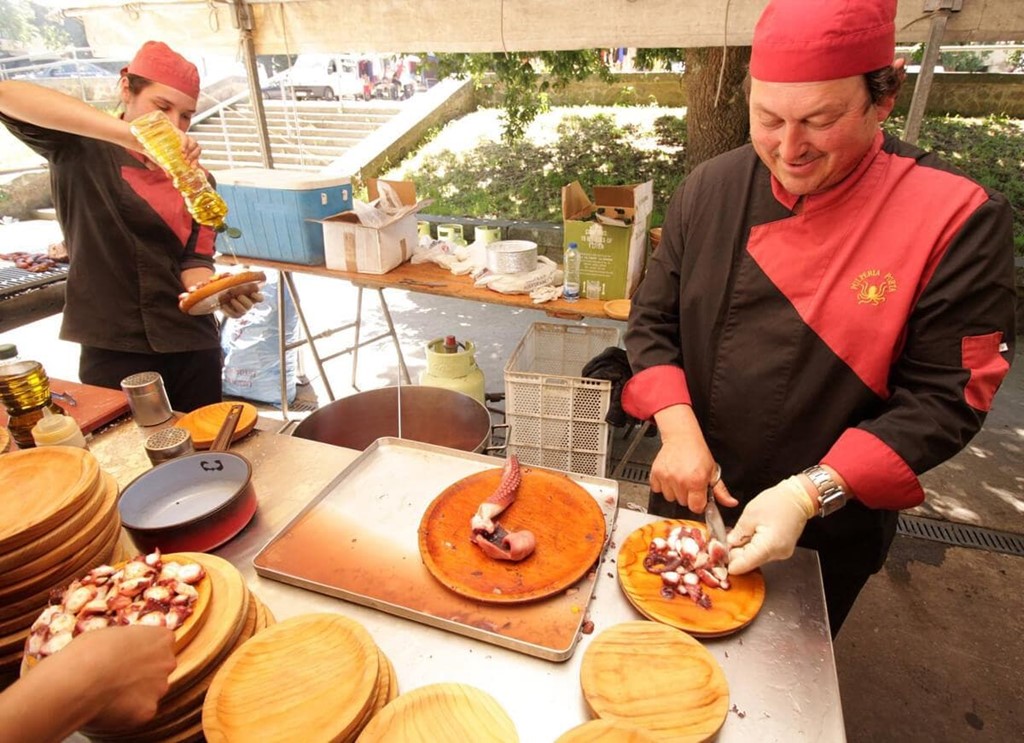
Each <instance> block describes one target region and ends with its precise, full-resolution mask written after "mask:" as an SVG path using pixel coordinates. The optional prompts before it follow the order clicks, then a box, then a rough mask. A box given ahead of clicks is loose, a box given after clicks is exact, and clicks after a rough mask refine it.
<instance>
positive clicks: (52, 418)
mask: <svg viewBox="0 0 1024 743" xmlns="http://www.w3.org/2000/svg"><path fill="white" fill-rule="evenodd" d="M32 440H33V441H35V443H36V446H77V447H78V448H79V449H88V448H89V447H88V445H86V443H85V436H84V435H83V434H82V429H81V428H79V426H78V421H76V420H75V419H74V418H72V417H71V416H70V415H54V414H53V413H52V412H50V409H49V408H45V407H44V408H43V417H42V418H40V419H39V420H38V421H36V424H35V425H34V426H33V427H32Z"/></svg>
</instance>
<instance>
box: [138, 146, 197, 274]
mask: <svg viewBox="0 0 1024 743" xmlns="http://www.w3.org/2000/svg"><path fill="white" fill-rule="evenodd" d="M121 176H122V177H123V178H124V180H125V182H126V183H127V184H128V185H129V186H131V187H132V190H133V191H135V193H137V194H138V195H139V197H140V198H142V199H143V200H144V201H145V202H146V203H147V204H149V205H150V206H151V207H152V208H153V211H155V212H156V213H157V214H159V215H160V218H161V219H162V220H163V221H164V223H165V224H166V225H167V226H168V227H170V228H171V229H172V230H173V231H174V234H175V235H177V236H178V239H179V240H181V244H182V245H186V244H187V243H188V238H189V236H190V235H191V234H192V215H191V214H189V213H188V209H186V208H185V200H184V199H183V198H182V196H181V194H180V193H179V192H178V189H176V188H175V187H174V184H173V183H172V182H171V179H170V178H168V177H167V175H166V174H165V173H164V172H163V171H162V170H150V169H149V168H131V167H128V166H123V167H122V168H121ZM196 252H199V250H198V249H197V251H196ZM207 255H213V250H212V239H211V248H210V250H209V253H207Z"/></svg>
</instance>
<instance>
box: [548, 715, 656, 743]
mask: <svg viewBox="0 0 1024 743" xmlns="http://www.w3.org/2000/svg"><path fill="white" fill-rule="evenodd" d="M555 743H658V739H657V738H655V737H654V736H653V735H651V734H650V733H648V732H647V731H646V730H643V729H641V728H638V727H634V726H632V725H628V724H626V723H624V722H618V721H616V720H591V721H590V722H585V723H583V724H582V725H577V726H576V727H574V728H572V729H571V730H567V731H565V732H564V733H562V734H561V735H560V736H558V739H557V740H556V741H555Z"/></svg>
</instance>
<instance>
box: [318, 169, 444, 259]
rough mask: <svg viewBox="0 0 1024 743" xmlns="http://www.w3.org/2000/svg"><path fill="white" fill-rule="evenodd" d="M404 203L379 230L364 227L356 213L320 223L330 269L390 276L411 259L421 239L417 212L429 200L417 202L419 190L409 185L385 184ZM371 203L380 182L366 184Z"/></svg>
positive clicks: (331, 218) (371, 181) (325, 255)
mask: <svg viewBox="0 0 1024 743" xmlns="http://www.w3.org/2000/svg"><path fill="white" fill-rule="evenodd" d="M384 182H385V183H387V184H388V185H390V186H391V187H392V188H393V189H394V191H395V192H396V193H397V194H398V196H399V197H400V199H401V203H402V207H401V208H400V209H399V210H398V211H397V212H395V213H394V214H392V215H391V216H390V217H389V218H388V219H387V221H385V222H384V223H383V224H381V225H380V226H378V227H370V226H367V225H364V224H362V222H360V220H359V216H358V215H357V214H356V213H355V212H354V211H348V212H342V213H341V214H335V215H334V216H331V217H328V218H327V219H323V220H318V221H320V222H321V224H323V229H324V258H325V264H326V266H327V268H333V269H336V270H339V271H355V272H357V273H375V274H381V273H387V272H388V271H390V270H391V269H393V268H397V267H398V266H400V265H402V264H403V263H404V262H405V261H407V260H409V258H411V257H412V252H413V249H414V248H415V247H416V242H417V240H418V239H419V235H418V234H417V232H416V212H418V211H419V210H420V209H422V208H423V207H425V206H427V205H428V204H430V203H431V202H430V200H425V201H416V187H415V186H414V185H413V184H412V183H410V182H408V181H384ZM367 190H368V191H369V196H370V200H371V201H373V200H375V199H376V198H377V197H378V192H377V181H376V180H370V181H368V182H367Z"/></svg>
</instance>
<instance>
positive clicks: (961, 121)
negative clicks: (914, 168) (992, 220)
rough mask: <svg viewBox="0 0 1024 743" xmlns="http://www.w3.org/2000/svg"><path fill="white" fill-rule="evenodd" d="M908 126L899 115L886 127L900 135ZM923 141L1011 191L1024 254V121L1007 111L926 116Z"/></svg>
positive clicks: (987, 181)
mask: <svg viewBox="0 0 1024 743" xmlns="http://www.w3.org/2000/svg"><path fill="white" fill-rule="evenodd" d="M904 125H905V121H904V119H903V117H895V116H894V117H892V118H891V119H889V121H887V122H886V123H885V128H886V129H887V130H888V131H890V132H892V133H893V134H896V135H897V136H898V135H899V134H900V133H902V131H903V128H904ZM918 146H919V147H921V148H922V149H925V150H930V151H932V152H934V153H935V154H937V155H939V156H940V157H942V158H943V159H944V160H945V161H946V162H948V163H951V164H952V165H955V166H956V167H958V168H960V169H961V170H962V171H964V173H966V174H967V175H969V176H970V177H971V178H974V179H975V180H976V181H978V182H979V183H981V184H982V185H983V186H987V187H988V188H992V189H995V190H996V191H999V192H1000V193H1002V194H1003V195H1004V196H1006V198H1007V199H1008V200H1009V201H1010V204H1011V205H1012V206H1013V213H1014V217H1013V230H1014V232H1013V235H1014V237H1013V242H1014V245H1015V246H1016V248H1017V253H1018V255H1024V122H1021V121H1020V120H1018V119H1011V118H1009V117H1006V116H987V117H985V118H974V119H972V118H963V117H960V116H927V117H925V119H924V121H923V122H922V125H921V134H920V136H919V138H918Z"/></svg>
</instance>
